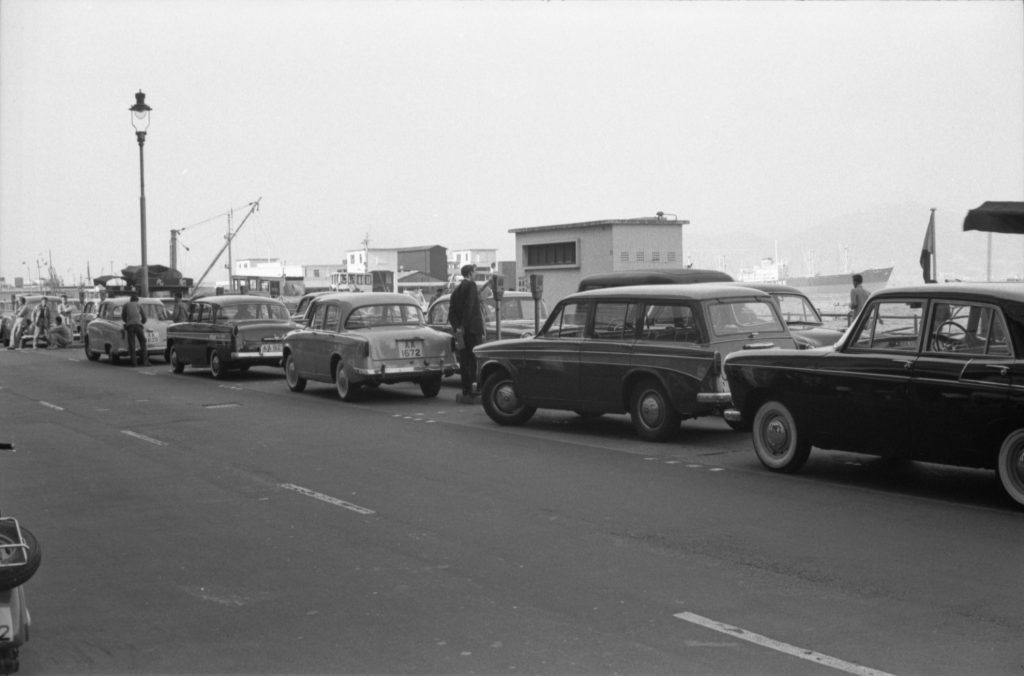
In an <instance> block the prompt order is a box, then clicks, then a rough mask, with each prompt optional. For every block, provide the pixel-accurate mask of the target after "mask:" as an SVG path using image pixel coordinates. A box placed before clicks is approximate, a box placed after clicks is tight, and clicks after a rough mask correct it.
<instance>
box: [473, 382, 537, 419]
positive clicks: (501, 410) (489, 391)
mask: <svg viewBox="0 0 1024 676" xmlns="http://www.w3.org/2000/svg"><path fill="white" fill-rule="evenodd" d="M481 395H482V397H481V399H482V401H483V405H484V412H486V413H487V416H488V417H489V418H490V419H491V420H493V421H494V422H496V423H498V424H499V425H522V424H523V423H524V422H526V421H527V420H529V419H530V418H531V417H533V414H534V413H536V412H537V409H536V407H534V406H526V405H525V404H523V402H522V401H520V400H519V395H517V394H516V388H515V382H514V381H513V380H512V376H510V375H509V374H508V373H506V372H505V371H498V372H497V373H492V374H491V375H490V376H489V377H488V378H487V380H486V381H484V387H483V390H482V391H481Z"/></svg>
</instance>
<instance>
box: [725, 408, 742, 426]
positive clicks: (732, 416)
mask: <svg viewBox="0 0 1024 676" xmlns="http://www.w3.org/2000/svg"><path fill="white" fill-rule="evenodd" d="M722 417H723V418H725V419H726V420H728V421H729V422H736V423H738V422H743V413H741V412H740V410H739V409H735V408H727V409H725V411H723V412H722Z"/></svg>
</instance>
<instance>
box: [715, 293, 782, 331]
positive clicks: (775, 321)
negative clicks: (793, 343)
mask: <svg viewBox="0 0 1024 676" xmlns="http://www.w3.org/2000/svg"><path fill="white" fill-rule="evenodd" d="M708 314H709V315H710V317H711V329H712V331H714V333H715V335H716V336H729V335H737V334H750V333H765V332H767V333H770V332H774V331H785V327H783V325H782V323H781V322H780V321H779V318H778V316H777V315H776V314H775V311H774V308H773V306H772V304H771V303H769V302H768V301H762V300H736V301H724V302H715V303H711V304H710V305H709V306H708Z"/></svg>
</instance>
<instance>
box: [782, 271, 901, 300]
mask: <svg viewBox="0 0 1024 676" xmlns="http://www.w3.org/2000/svg"><path fill="white" fill-rule="evenodd" d="M855 274H860V276H861V277H863V278H864V284H863V286H864V288H865V289H867V290H868V291H878V290H880V289H884V288H885V287H886V285H887V284H888V283H889V277H890V276H892V267H891V266H890V267H887V268H869V269H867V270H861V271H860V272H859V273H858V272H840V273H838V274H834V275H810V276H808V277H789V278H787V279H786V280H785V283H786V284H789V285H790V286H795V287H796V288H798V289H801V290H803V291H804V293H806V294H808V295H811V292H812V291H813V292H814V294H815V295H828V294H834V293H843V292H844V291H845V292H848V291H849V290H850V288H851V287H852V286H853V281H852V277H853V276H854V275H855Z"/></svg>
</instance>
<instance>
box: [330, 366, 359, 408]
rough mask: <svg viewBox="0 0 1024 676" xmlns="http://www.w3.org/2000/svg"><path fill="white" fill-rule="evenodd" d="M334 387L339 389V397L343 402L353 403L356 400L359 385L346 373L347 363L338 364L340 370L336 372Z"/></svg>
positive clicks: (337, 369)
mask: <svg viewBox="0 0 1024 676" xmlns="http://www.w3.org/2000/svg"><path fill="white" fill-rule="evenodd" d="M334 386H335V387H336V388H338V396H339V397H341V400H342V401H352V400H353V399H355V398H356V392H357V391H358V390H359V385H358V384H356V383H353V382H352V381H351V380H349V377H348V373H346V372H345V362H341V361H339V362H338V368H336V369H335V370H334Z"/></svg>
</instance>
